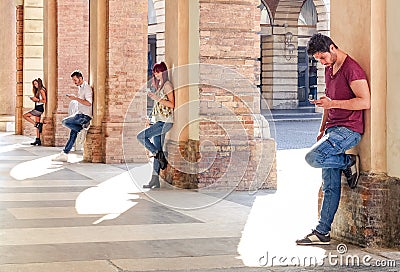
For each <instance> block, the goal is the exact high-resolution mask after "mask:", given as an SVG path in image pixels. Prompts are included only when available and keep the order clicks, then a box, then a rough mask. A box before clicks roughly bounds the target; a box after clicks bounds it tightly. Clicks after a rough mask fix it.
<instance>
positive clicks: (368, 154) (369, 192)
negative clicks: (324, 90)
mask: <svg viewBox="0 0 400 272" xmlns="http://www.w3.org/2000/svg"><path fill="white" fill-rule="evenodd" d="M387 3H390V4H391V5H388V6H387ZM396 3H397V2H396ZM394 5H395V4H394V2H393V1H374V0H353V1H346V0H337V1H332V2H331V35H332V38H333V40H334V41H335V43H336V44H337V45H338V46H339V47H340V48H342V49H343V50H344V51H346V52H348V53H349V54H350V55H351V56H352V57H353V58H355V59H356V60H357V61H358V62H359V63H360V65H361V66H362V67H363V68H364V69H365V71H366V73H367V77H368V81H369V85H370V89H371V110H367V111H365V120H366V127H365V134H364V135H363V139H362V142H361V144H360V145H359V150H360V152H359V154H360V156H361V168H362V170H363V172H364V173H365V172H368V175H365V174H364V175H362V176H361V177H360V181H359V185H358V186H357V188H356V189H354V190H350V189H349V188H348V186H347V184H346V182H345V181H344V182H343V186H342V199H341V205H340V207H339V210H338V212H337V214H336V217H335V221H334V224H333V236H336V237H338V238H339V239H344V240H349V241H351V242H353V243H357V244H360V245H363V246H389V247H392V246H395V247H399V246H400V243H399V241H400V232H399V228H398V226H399V222H400V215H399V210H398V207H399V205H400V200H399V198H398V193H399V191H400V182H399V181H398V180H396V179H394V178H391V177H388V176H387V147H386V146H387V140H388V138H387V135H386V131H387V129H388V128H389V127H390V125H388V124H387V120H388V119H387V116H388V113H389V112H390V113H391V114H393V115H394V116H398V105H396V106H395V109H394V108H390V111H389V109H388V107H387V98H386V97H387V94H388V90H387V85H386V84H387V82H388V81H387V75H388V73H387V71H388V70H387V67H388V59H387V57H389V58H390V57H391V56H390V55H387V54H388V53H389V52H387V48H388V45H389V43H388V37H392V36H396V35H397V34H396V31H395V28H393V25H391V24H389V25H390V26H391V28H389V29H390V30H392V31H394V32H391V33H389V32H387V23H386V20H384V19H382V18H386V14H387V10H389V8H391V7H394ZM398 7H399V5H398V4H397V8H398ZM355 11H357V12H355ZM388 14H389V15H391V17H390V22H391V23H393V22H394V21H396V19H395V18H396V17H398V16H397V15H394V14H393V13H390V12H389V13H388ZM397 21H398V19H397ZM398 48H399V45H398V44H396V45H394V47H393V48H392V49H391V50H392V51H391V52H395V51H396V50H397V52H398ZM396 89H397V87H396ZM394 93H396V95H395V96H394V99H396V98H395V97H397V91H396V92H394ZM391 94H393V92H392V93H391ZM388 99H389V100H390V99H391V98H390V97H388ZM395 129H396V128H395ZM396 137H397V135H396ZM388 148H393V147H389V146H388ZM393 163H395V164H396V165H398V161H394V162H393Z"/></svg>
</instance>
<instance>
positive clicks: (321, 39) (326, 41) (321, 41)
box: [307, 33, 338, 56]
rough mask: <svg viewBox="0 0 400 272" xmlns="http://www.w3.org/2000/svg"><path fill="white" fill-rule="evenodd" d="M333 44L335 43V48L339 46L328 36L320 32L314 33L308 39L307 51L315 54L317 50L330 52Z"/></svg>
mask: <svg viewBox="0 0 400 272" xmlns="http://www.w3.org/2000/svg"><path fill="white" fill-rule="evenodd" d="M331 44H333V46H334V47H335V48H338V47H337V46H336V44H335V43H334V42H333V41H332V40H331V38H329V37H328V36H325V35H322V34H320V33H318V34H314V35H313V36H312V37H311V39H310V40H309V41H308V47H307V53H308V55H310V56H313V55H314V54H315V53H317V52H321V53H324V52H329V51H330V50H329V46H331Z"/></svg>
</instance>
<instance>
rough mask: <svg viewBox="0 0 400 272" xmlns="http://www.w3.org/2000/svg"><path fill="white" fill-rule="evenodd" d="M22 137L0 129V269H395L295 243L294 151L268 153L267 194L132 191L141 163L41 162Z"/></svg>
mask: <svg viewBox="0 0 400 272" xmlns="http://www.w3.org/2000/svg"><path fill="white" fill-rule="evenodd" d="M31 141H32V139H31V138H28V137H24V136H18V135H12V134H11V133H0V271H1V272H2V271H4V272H10V271H23V272H39V271H40V272H50V271H56V272H64V271H65V272H67V271H68V272H71V271H77V272H81V271H82V272H92V271H93V272H117V271H125V272H128V271H339V270H343V269H346V270H347V271H400V263H399V260H400V252H398V251H396V250H393V249H363V248H360V247H357V246H354V245H345V244H341V243H340V241H334V243H333V244H332V245H329V246H310V247H300V246H296V245H295V243H294V241H295V240H296V239H297V238H300V237H303V236H304V235H305V234H307V233H308V232H309V231H310V229H311V228H312V227H313V226H314V225H315V223H316V219H317V193H318V189H319V185H320V174H319V172H318V170H315V169H310V168H309V167H307V165H305V163H304V159H303V157H304V152H305V150H302V149H299V150H281V151H279V152H278V155H277V160H278V190H276V191H258V192H221V191H209V190H208V191H206V190H204V191H186V190H175V189H171V188H161V189H159V190H152V191H148V190H147V191H143V190H142V189H140V188H141V186H142V185H143V184H144V183H147V181H148V179H149V178H150V169H151V164H150V163H148V164H131V165H104V164H91V163H84V162H82V161H81V159H82V154H80V153H79V152H78V153H75V154H72V155H70V160H69V162H67V163H60V162H53V161H51V158H52V157H53V156H54V155H55V154H57V153H58V152H60V150H61V148H56V147H42V146H41V147H38V146H31V145H29V143H30V142H31ZM338 248H339V251H340V250H343V251H341V252H338ZM344 251H345V252H344ZM341 253H343V254H341ZM325 256H327V257H325ZM392 260H394V261H396V260H397V263H392ZM358 262H359V263H360V264H358ZM347 264H349V266H346V265H347ZM368 265H371V266H368ZM378 265H381V266H380V267H378ZM394 265H396V267H395V266H394ZM383 266H386V267H383Z"/></svg>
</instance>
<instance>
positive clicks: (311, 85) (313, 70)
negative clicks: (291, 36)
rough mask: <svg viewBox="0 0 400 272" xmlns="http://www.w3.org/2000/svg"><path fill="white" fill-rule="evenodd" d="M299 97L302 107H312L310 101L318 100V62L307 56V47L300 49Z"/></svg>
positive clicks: (298, 68) (300, 47) (298, 70)
mask: <svg viewBox="0 0 400 272" xmlns="http://www.w3.org/2000/svg"><path fill="white" fill-rule="evenodd" d="M297 75H298V77H297V97H298V100H299V106H300V107H306V106H310V105H311V104H310V102H309V101H308V99H316V98H317V62H316V60H315V59H314V58H313V57H309V56H308V54H307V47H305V46H299V48H298V65H297Z"/></svg>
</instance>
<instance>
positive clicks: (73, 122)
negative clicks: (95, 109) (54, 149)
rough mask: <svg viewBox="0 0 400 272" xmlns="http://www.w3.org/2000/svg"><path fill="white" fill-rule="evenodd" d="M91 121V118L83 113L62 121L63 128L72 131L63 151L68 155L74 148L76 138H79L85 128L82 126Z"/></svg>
mask: <svg viewBox="0 0 400 272" xmlns="http://www.w3.org/2000/svg"><path fill="white" fill-rule="evenodd" d="M90 120H92V118H91V117H90V116H88V115H85V114H82V113H78V114H75V115H73V116H69V117H67V118H64V119H63V120H62V124H63V126H64V127H67V128H69V129H70V130H71V132H70V133H69V139H68V141H67V144H66V145H65V147H64V150H63V151H64V153H66V154H68V153H69V152H70V151H71V149H72V147H73V146H74V144H75V141H76V137H77V136H78V133H79V131H81V130H82V128H83V127H82V125H84V124H86V123H89V122H90Z"/></svg>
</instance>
